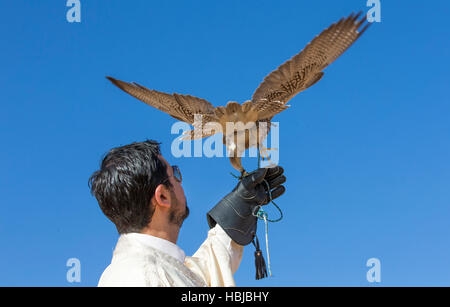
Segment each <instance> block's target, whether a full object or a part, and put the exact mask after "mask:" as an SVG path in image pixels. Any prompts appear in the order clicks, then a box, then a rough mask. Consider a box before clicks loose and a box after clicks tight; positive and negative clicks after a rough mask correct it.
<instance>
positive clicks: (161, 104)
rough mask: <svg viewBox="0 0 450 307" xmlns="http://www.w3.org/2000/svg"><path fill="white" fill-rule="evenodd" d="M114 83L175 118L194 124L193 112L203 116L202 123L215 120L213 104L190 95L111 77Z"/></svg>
mask: <svg viewBox="0 0 450 307" xmlns="http://www.w3.org/2000/svg"><path fill="white" fill-rule="evenodd" d="M106 78H108V79H109V80H110V81H111V82H112V83H113V84H114V85H116V86H117V87H118V88H120V89H121V90H123V91H125V92H127V93H128V94H130V95H131V96H133V97H135V98H137V99H139V100H141V101H142V102H145V103H146V104H148V105H150V106H152V107H155V108H157V109H158V110H161V111H163V112H165V113H167V114H169V115H170V116H172V117H174V118H175V119H178V120H181V121H183V122H186V123H188V124H191V125H193V124H194V114H201V115H202V116H203V119H202V121H203V123H207V122H209V121H217V118H216V115H215V113H214V112H215V108H214V106H213V105H212V104H211V103H209V102H208V101H206V100H204V99H201V98H197V97H194V96H190V95H180V94H172V95H171V94H167V93H163V92H158V91H155V90H150V89H148V88H146V87H144V86H142V85H139V84H137V83H134V82H133V83H128V82H124V81H120V80H117V79H114V78H111V77H106Z"/></svg>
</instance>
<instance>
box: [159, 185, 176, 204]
mask: <svg viewBox="0 0 450 307" xmlns="http://www.w3.org/2000/svg"><path fill="white" fill-rule="evenodd" d="M155 203H156V205H157V206H161V207H164V208H170V205H171V203H172V200H171V198H170V191H169V189H168V188H167V187H166V186H165V185H163V184H160V185H158V186H157V187H156V190H155Z"/></svg>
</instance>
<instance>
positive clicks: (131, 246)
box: [98, 225, 244, 287]
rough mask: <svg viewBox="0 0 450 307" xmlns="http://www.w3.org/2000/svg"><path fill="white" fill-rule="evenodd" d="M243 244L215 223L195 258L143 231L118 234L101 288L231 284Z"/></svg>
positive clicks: (229, 285) (232, 283)
mask: <svg viewBox="0 0 450 307" xmlns="http://www.w3.org/2000/svg"><path fill="white" fill-rule="evenodd" d="M243 250H244V247H243V246H241V245H238V244H237V243H236V242H234V241H232V240H231V239H230V237H228V235H227V234H226V233H225V232H224V231H223V229H222V228H221V227H220V226H219V225H216V226H215V227H214V228H212V229H210V230H209V231H208V237H207V238H206V240H205V241H204V242H203V244H202V245H201V246H200V248H199V249H198V250H197V252H196V253H195V254H194V255H193V256H192V257H185V256H184V252H183V251H182V250H181V249H180V248H179V247H178V246H177V245H175V244H173V243H171V242H169V241H166V240H163V239H160V238H156V237H153V236H149V235H144V234H137V233H131V234H125V235H121V236H120V237H119V240H118V242H117V245H116V249H115V250H114V253H113V258H112V261H111V264H110V265H109V266H108V267H107V268H106V270H105V271H104V272H103V274H102V276H101V278H100V281H99V283H98V286H99V287H111V286H134V287H148V286H150V287H171V286H174V287H202V286H211V287H231V286H235V282H234V278H233V274H234V273H235V272H236V270H237V269H238V267H239V264H240V263H241V259H242V253H243Z"/></svg>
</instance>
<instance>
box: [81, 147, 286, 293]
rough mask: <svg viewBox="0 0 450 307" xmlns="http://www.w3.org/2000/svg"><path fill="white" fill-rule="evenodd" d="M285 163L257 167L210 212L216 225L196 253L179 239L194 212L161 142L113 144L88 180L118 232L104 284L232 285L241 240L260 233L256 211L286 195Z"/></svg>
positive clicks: (242, 243)
mask: <svg viewBox="0 0 450 307" xmlns="http://www.w3.org/2000/svg"><path fill="white" fill-rule="evenodd" d="M282 174H283V169H282V168H281V167H275V168H271V169H258V170H256V171H255V172H253V173H250V175H249V176H247V177H245V178H243V179H242V180H241V181H240V182H239V183H238V185H237V186H236V188H235V189H234V190H233V191H232V192H231V193H230V194H228V195H227V196H226V197H225V198H224V199H222V200H221V201H220V202H219V203H218V204H217V205H216V206H215V207H214V208H213V209H212V210H211V211H209V213H208V216H207V217H208V223H209V226H210V227H211V229H210V230H209V232H208V237H207V239H206V240H205V241H204V243H203V244H202V245H201V246H200V248H199V249H198V251H197V252H196V253H195V254H194V255H193V256H192V257H185V254H184V252H183V250H181V249H180V248H179V247H178V246H177V245H176V243H177V238H178V234H179V231H180V228H181V225H182V224H183V221H184V220H185V219H186V218H187V217H188V215H189V208H188V207H187V204H186V197H185V195H184V191H183V188H182V186H181V182H182V177H181V173H180V170H179V169H178V167H177V166H171V165H169V163H168V162H167V161H166V160H165V159H164V158H163V156H162V155H161V152H160V148H159V143H157V142H155V141H150V140H149V141H145V142H140V143H132V144H130V145H126V146H123V147H118V148H114V149H112V150H110V151H109V153H108V154H107V155H106V156H105V158H104V159H103V161H102V163H101V166H100V170H98V171H96V172H95V173H94V174H93V175H92V176H91V178H90V180H89V184H90V187H91V192H92V194H93V195H94V196H95V197H96V199H97V201H98V203H99V205H100V208H101V210H102V211H103V213H104V214H105V215H106V216H107V217H108V218H109V219H110V220H111V221H112V222H113V223H114V224H115V225H116V228H117V231H118V232H119V234H120V237H119V240H118V242H117V245H116V248H115V250H114V253H113V258H112V261H111V264H110V265H109V266H108V267H107V268H106V270H105V271H104V272H103V274H102V276H101V278H100V281H99V284H98V285H99V286H234V285H235V282H234V278H233V274H234V273H235V272H236V270H237V269H238V267H239V264H240V261H241V258H242V252H243V245H247V244H249V243H250V242H252V240H253V239H254V236H255V234H256V222H257V218H256V217H255V216H254V213H255V212H257V209H258V208H259V207H260V206H262V205H265V204H267V203H268V202H269V191H268V190H269V189H270V191H271V195H272V198H276V197H278V196H280V195H281V194H283V193H284V191H285V188H284V186H282V183H284V182H285V181H286V178H285V176H284V175H282Z"/></svg>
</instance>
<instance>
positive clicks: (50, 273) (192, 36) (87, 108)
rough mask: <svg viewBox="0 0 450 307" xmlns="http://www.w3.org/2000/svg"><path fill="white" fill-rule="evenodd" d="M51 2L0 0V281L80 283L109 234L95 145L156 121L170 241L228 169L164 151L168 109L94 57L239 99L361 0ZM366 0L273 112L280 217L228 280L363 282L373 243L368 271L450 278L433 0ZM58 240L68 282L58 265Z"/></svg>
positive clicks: (97, 266) (438, 6) (156, 84)
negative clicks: (358, 31) (173, 206)
mask: <svg viewBox="0 0 450 307" xmlns="http://www.w3.org/2000/svg"><path fill="white" fill-rule="evenodd" d="M65 3H66V1H65V0H58V1H56V0H52V1H25V0H16V1H11V0H10V1H1V2H0V12H2V17H1V23H2V27H0V34H1V37H2V43H1V48H0V67H1V73H0V84H1V91H0V101H1V106H2V111H1V112H0V118H1V120H0V136H1V140H2V150H1V151H0V159H1V161H2V162H3V163H2V171H1V175H0V193H1V195H2V197H1V208H2V210H3V213H2V214H1V215H0V242H1V244H2V248H1V253H0V275H1V278H0V286H5V285H26V286H50V285H55V286H77V285H81V286H95V285H96V284H97V281H98V278H99V277H100V275H101V273H102V271H103V269H104V268H105V267H106V266H107V265H108V263H109V261H110V260H111V255H112V251H113V248H114V246H115V243H116V240H117V234H116V230H115V227H114V226H113V225H112V224H111V223H110V222H109V220H107V219H106V218H105V217H104V216H103V215H102V213H101V211H100V209H99V207H98V205H97V202H96V200H95V199H94V198H93V197H92V196H91V195H90V193H89V189H88V185H87V181H88V178H89V176H90V175H91V173H92V172H93V171H95V170H96V169H97V168H98V164H99V161H100V159H101V156H102V155H103V154H104V153H105V152H106V151H108V150H109V149H110V148H112V147H116V146H120V145H125V144H128V143H131V142H133V141H142V140H145V139H147V138H150V139H156V140H159V141H161V142H162V143H163V144H162V150H163V154H164V156H165V157H166V158H167V160H168V161H169V162H170V163H172V164H178V165H179V166H180V168H181V170H182V173H183V187H184V189H185V193H186V196H187V198H188V201H189V206H190V208H191V215H190V217H189V219H188V220H186V222H185V223H184V225H183V227H182V230H181V233H180V237H179V240H178V243H179V245H180V246H181V247H182V248H183V249H184V250H185V252H186V253H187V254H192V253H194V252H195V250H196V248H197V247H198V246H199V245H200V244H201V243H202V241H203V240H204V239H205V237H206V232H207V229H208V226H207V223H206V219H205V214H206V212H207V211H208V210H209V209H210V208H211V207H212V206H213V205H215V204H216V202H217V201H218V200H219V199H220V198H221V197H222V196H224V195H225V194H227V193H228V192H229V191H230V190H231V189H232V188H233V186H234V185H235V184H236V181H235V179H234V178H233V177H231V176H230V175H229V172H230V171H231V170H232V169H231V166H230V164H229V162H228V160H227V159H226V158H205V157H203V158H174V157H172V156H171V153H170V146H171V143H172V141H173V140H174V138H175V137H176V136H174V135H171V133H170V127H171V125H172V124H173V123H174V122H175V120H174V119H173V118H171V117H169V116H168V115H165V114H163V113H161V112H160V111H158V110H156V109H152V108H150V107H148V106H146V105H145V104H143V103H140V102H139V101H137V100H135V99H133V98H131V97H129V96H128V95H126V94H124V93H123V92H121V91H120V90H118V89H117V88H115V87H114V86H113V85H112V84H110V83H109V82H108V81H107V80H106V79H105V78H104V77H105V76H106V75H111V76H114V77H116V78H119V79H122V80H127V81H137V82H140V83H141V84H143V85H146V86H147V87H150V88H154V89H157V90H160V91H165V92H178V93H185V94H191V95H195V96H198V97H202V98H205V99H207V100H209V101H210V102H212V103H213V104H214V105H224V104H226V102H228V101H229V100H235V101H239V102H243V101H245V100H247V99H249V98H250V97H251V95H252V93H253V91H254V90H255V89H256V87H257V86H258V85H259V83H260V82H261V81H262V79H263V78H264V76H265V75H266V74H268V73H269V72H271V71H272V70H273V69H275V68H276V67H277V66H278V65H280V64H281V63H282V62H284V61H285V60H287V59H289V58H290V57H292V56H293V55H295V54H296V53H297V52H299V51H300V50H301V49H303V47H304V46H305V45H306V43H308V42H309V41H310V40H311V39H312V38H313V37H314V36H315V35H317V34H319V33H320V31H322V30H323V29H324V28H326V27H327V26H329V25H330V24H331V23H333V22H335V21H337V20H338V19H339V18H341V17H343V16H346V15H348V14H349V13H351V12H352V11H358V10H365V11H367V10H368V8H367V7H366V1H364V0H351V1H350V0H348V1H331V0H330V1H298V0H297V1H250V0H247V1H235V0H230V1H189V2H188V1H164V2H162V1H144V0H141V1H138V0H135V1H87V0H81V3H82V11H81V13H82V16H81V18H82V22H81V23H68V22H67V21H66V11H67V10H68V8H67V7H66V6H65ZM381 3H382V11H381V14H382V22H381V23H377V24H374V25H372V27H371V28H370V29H369V30H368V32H366V34H365V35H364V36H363V37H362V38H361V39H360V40H359V41H358V42H357V43H356V44H355V45H354V46H352V47H351V48H350V49H349V50H348V51H347V52H346V53H345V54H344V55H343V56H342V57H341V58H339V59H338V60H337V61H336V62H335V63H333V64H332V65H331V66H329V67H328V68H327V70H326V73H325V77H324V78H323V79H322V80H321V81H320V82H319V83H318V84H316V85H315V86H314V87H312V88H310V89H308V90H307V91H306V92H303V93H301V94H299V95H298V96H296V97H295V98H294V99H293V100H291V102H290V104H291V105H292V107H291V108H290V109H289V110H288V111H286V112H283V113H282V114H280V115H278V116H277V117H275V120H277V121H279V122H280V165H282V166H283V167H284V168H285V170H286V176H287V177H288V181H287V183H286V187H287V192H286V193H285V195H284V196H283V197H282V198H280V199H279V201H278V202H277V203H278V204H279V205H280V207H281V208H282V209H283V212H284V214H285V218H284V220H283V221H282V222H280V223H276V224H271V225H269V227H270V228H269V230H270V232H269V236H270V252H271V253H270V255H271V263H272V271H273V273H274V276H273V277H272V278H269V279H265V280H261V281H255V280H254V265H253V261H254V258H253V251H254V249H253V247H251V246H249V247H247V248H246V249H245V253H244V258H243V261H242V264H241V267H240V268H239V270H238V272H237V273H236V275H235V277H236V282H237V285H241V286H309V285H313V286H322V285H323V286H330V285H335V286H346V285H355V286H374V284H371V283H369V282H368V281H367V280H366V272H367V270H368V269H369V268H368V267H366V261H367V260H368V259H370V258H373V257H375V258H378V259H380V261H381V278H382V281H381V283H380V284H378V285H381V286H397V285H450V264H449V259H450V244H449V243H450V239H449V238H450V230H449V222H448V221H449V219H450V206H449V205H450V163H449V158H450V142H449V136H450V121H449V114H450V100H449V99H448V85H449V84H450V82H449V81H450V80H449V77H448V70H449V68H450V65H449V64H450V63H449V56H450V41H449V39H448V38H449V36H450V27H449V26H448V22H447V15H448V14H447V15H446V12H449V11H450V4H449V3H448V1H434V2H433V4H432V5H430V4H427V3H425V2H420V1H409V2H406V1H383V0H382V1H381ZM247 162H248V164H247V165H249V168H250V167H251V165H254V166H255V167H256V161H255V160H250V161H247ZM252 163H253V164H252ZM262 226H263V224H260V227H259V230H260V239H261V240H262V239H263V236H262V230H263V227H262ZM263 246H264V245H263ZM69 258H78V259H80V261H81V274H82V275H81V283H78V284H70V283H68V282H67V281H66V272H67V270H68V268H67V267H66V261H67V259H69Z"/></svg>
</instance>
